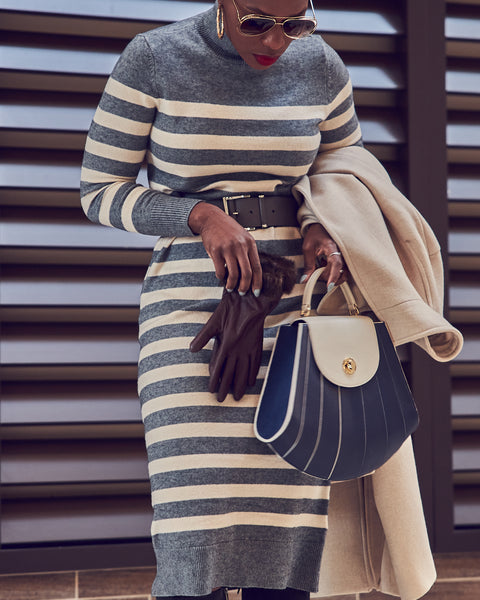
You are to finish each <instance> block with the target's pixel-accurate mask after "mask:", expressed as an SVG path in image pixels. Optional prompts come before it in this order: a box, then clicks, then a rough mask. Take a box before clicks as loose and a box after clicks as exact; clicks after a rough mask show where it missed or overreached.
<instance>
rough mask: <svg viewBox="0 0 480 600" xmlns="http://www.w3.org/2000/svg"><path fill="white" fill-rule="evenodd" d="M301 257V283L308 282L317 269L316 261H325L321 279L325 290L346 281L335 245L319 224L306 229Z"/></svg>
mask: <svg viewBox="0 0 480 600" xmlns="http://www.w3.org/2000/svg"><path fill="white" fill-rule="evenodd" d="M303 256H304V263H305V268H304V272H303V277H302V279H301V282H302V283H305V282H307V281H308V279H309V278H310V276H311V275H312V273H313V272H314V271H315V269H317V268H318V266H319V265H318V262H317V261H318V259H319V258H320V257H323V258H324V259H325V260H326V265H325V270H324V271H323V273H322V275H321V278H322V279H324V280H325V281H326V282H327V288H328V286H330V285H331V284H332V283H333V284H337V285H338V284H340V283H342V282H343V281H345V279H346V273H345V272H346V270H347V267H346V266H345V263H344V262H343V259H342V255H341V254H340V252H339V250H338V246H337V244H336V243H335V242H334V241H333V240H332V238H331V237H330V236H329V235H328V233H327V230H326V229H325V228H324V227H323V225H320V223H313V224H312V225H310V226H309V227H308V229H307V232H306V233H305V237H304V240H303Z"/></svg>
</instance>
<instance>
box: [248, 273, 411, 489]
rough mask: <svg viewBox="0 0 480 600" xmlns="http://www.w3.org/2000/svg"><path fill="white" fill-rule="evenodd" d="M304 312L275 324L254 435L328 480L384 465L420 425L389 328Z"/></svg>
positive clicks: (363, 319)
mask: <svg viewBox="0 0 480 600" xmlns="http://www.w3.org/2000/svg"><path fill="white" fill-rule="evenodd" d="M320 273H321V270H320V269H319V270H317V271H316V272H315V273H314V275H312V277H311V278H310V280H309V281H308V283H307V284H306V286H305V292H304V297H303V307H302V313H301V314H302V316H303V317H305V318H302V319H298V320H296V321H294V322H293V323H292V324H290V325H282V326H280V327H279V330H278V333H277V338H276V341H275V346H274V349H273V351H272V355H271V359H270V364H269V367H268V372H267V376H266V378H265V381H264V385H263V389H262V392H261V396H260V401H259V404H258V408H257V411H256V415H255V435H256V436H257V438H258V439H259V440H261V441H263V442H265V443H267V444H268V445H269V446H270V447H271V448H272V449H273V450H274V451H275V452H276V453H277V454H278V455H279V456H281V457H282V458H283V459H284V460H285V461H287V462H288V463H289V464H291V465H292V466H294V467H295V468H297V469H299V470H300V471H303V472H305V473H308V474H310V475H313V476H314V477H319V478H320V479H325V480H331V481H344V480H348V479H355V478H357V477H362V476H364V475H367V474H369V473H372V472H373V471H375V469H378V468H379V467H380V466H381V465H383V464H384V463H385V462H386V461H387V460H388V459H389V458H390V457H391V456H392V455H393V454H394V453H395V452H396V451H397V450H398V449H399V448H400V446H401V445H402V444H403V442H404V441H405V440H406V439H407V438H408V436H409V435H411V434H412V433H413V432H414V431H415V429H416V428H417V426H418V422H419V419H418V412H417V409H416V406H415V402H414V399H413V397H412V394H411V391H410V388H409V386H408V383H407V380H406V378H405V375H404V372H403V369H402V366H401V363H400V360H399V358H398V356H397V353H396V351H395V348H394V346H393V343H392V341H391V338H390V335H389V333H388V330H387V328H386V326H385V323H383V322H377V321H374V320H373V319H371V318H370V317H368V316H362V315H359V314H358V309H357V307H356V304H355V299H354V297H353V294H352V292H351V290H350V287H349V286H348V284H347V283H343V284H341V286H340V288H341V289H342V291H343V293H344V296H345V299H346V301H347V306H348V308H349V312H350V315H349V316H347V315H335V316H319V315H316V316H307V315H309V314H310V302H311V297H312V293H313V288H314V286H315V283H316V281H317V279H318V277H319V275H320Z"/></svg>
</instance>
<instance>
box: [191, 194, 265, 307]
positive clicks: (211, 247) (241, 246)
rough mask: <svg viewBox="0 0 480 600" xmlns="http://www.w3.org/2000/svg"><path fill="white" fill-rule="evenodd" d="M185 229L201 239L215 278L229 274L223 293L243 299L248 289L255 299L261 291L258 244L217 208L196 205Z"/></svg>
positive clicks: (221, 278) (200, 203)
mask: <svg viewBox="0 0 480 600" xmlns="http://www.w3.org/2000/svg"><path fill="white" fill-rule="evenodd" d="M188 225H189V227H190V229H191V230H192V231H193V232H194V233H198V234H199V235H201V236H202V242H203V245H204V247H205V250H206V251H207V254H208V255H209V256H210V258H211V259H212V260H213V264H214V267H215V275H216V276H217V277H218V279H220V280H223V279H224V278H225V274H226V271H228V279H227V282H226V285H225V287H226V289H227V290H228V291H231V290H234V289H235V287H236V286H237V284H238V291H239V292H240V294H241V295H244V294H246V293H247V292H248V290H249V289H250V288H251V289H252V292H253V293H254V294H255V296H258V295H259V294H260V291H261V289H262V267H261V265H260V259H259V257H258V250H257V244H256V243H255V240H254V239H253V237H252V236H251V235H250V234H249V233H248V231H247V230H246V229H244V228H243V227H242V226H241V225H239V224H238V223H237V222H236V221H235V219H233V218H232V217H230V216H228V215H227V214H225V213H224V212H223V210H221V209H220V208H217V207H216V206H213V205H212V204H207V203H206V202H199V203H198V204H197V205H195V206H194V207H193V209H192V211H191V212H190V217H189V219H188Z"/></svg>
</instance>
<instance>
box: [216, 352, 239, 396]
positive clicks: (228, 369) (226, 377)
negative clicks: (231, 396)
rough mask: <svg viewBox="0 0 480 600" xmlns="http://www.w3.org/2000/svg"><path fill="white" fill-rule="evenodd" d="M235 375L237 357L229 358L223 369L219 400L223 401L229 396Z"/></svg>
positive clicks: (218, 394)
mask: <svg viewBox="0 0 480 600" xmlns="http://www.w3.org/2000/svg"><path fill="white" fill-rule="evenodd" d="M234 375H235V359H232V358H231V357H230V358H227V360H226V362H225V367H224V369H223V373H222V378H221V380H220V386H219V388H218V393H217V400H218V401H219V402H223V401H224V400H225V398H226V397H227V394H228V392H229V391H230V388H231V386H232V381H233V377H234Z"/></svg>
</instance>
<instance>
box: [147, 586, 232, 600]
mask: <svg viewBox="0 0 480 600" xmlns="http://www.w3.org/2000/svg"><path fill="white" fill-rule="evenodd" d="M227 598H228V596H227V590H226V589H225V588H219V589H218V590H215V591H214V592H212V593H211V594H208V595H207V596H160V597H157V598H156V600H227Z"/></svg>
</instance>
